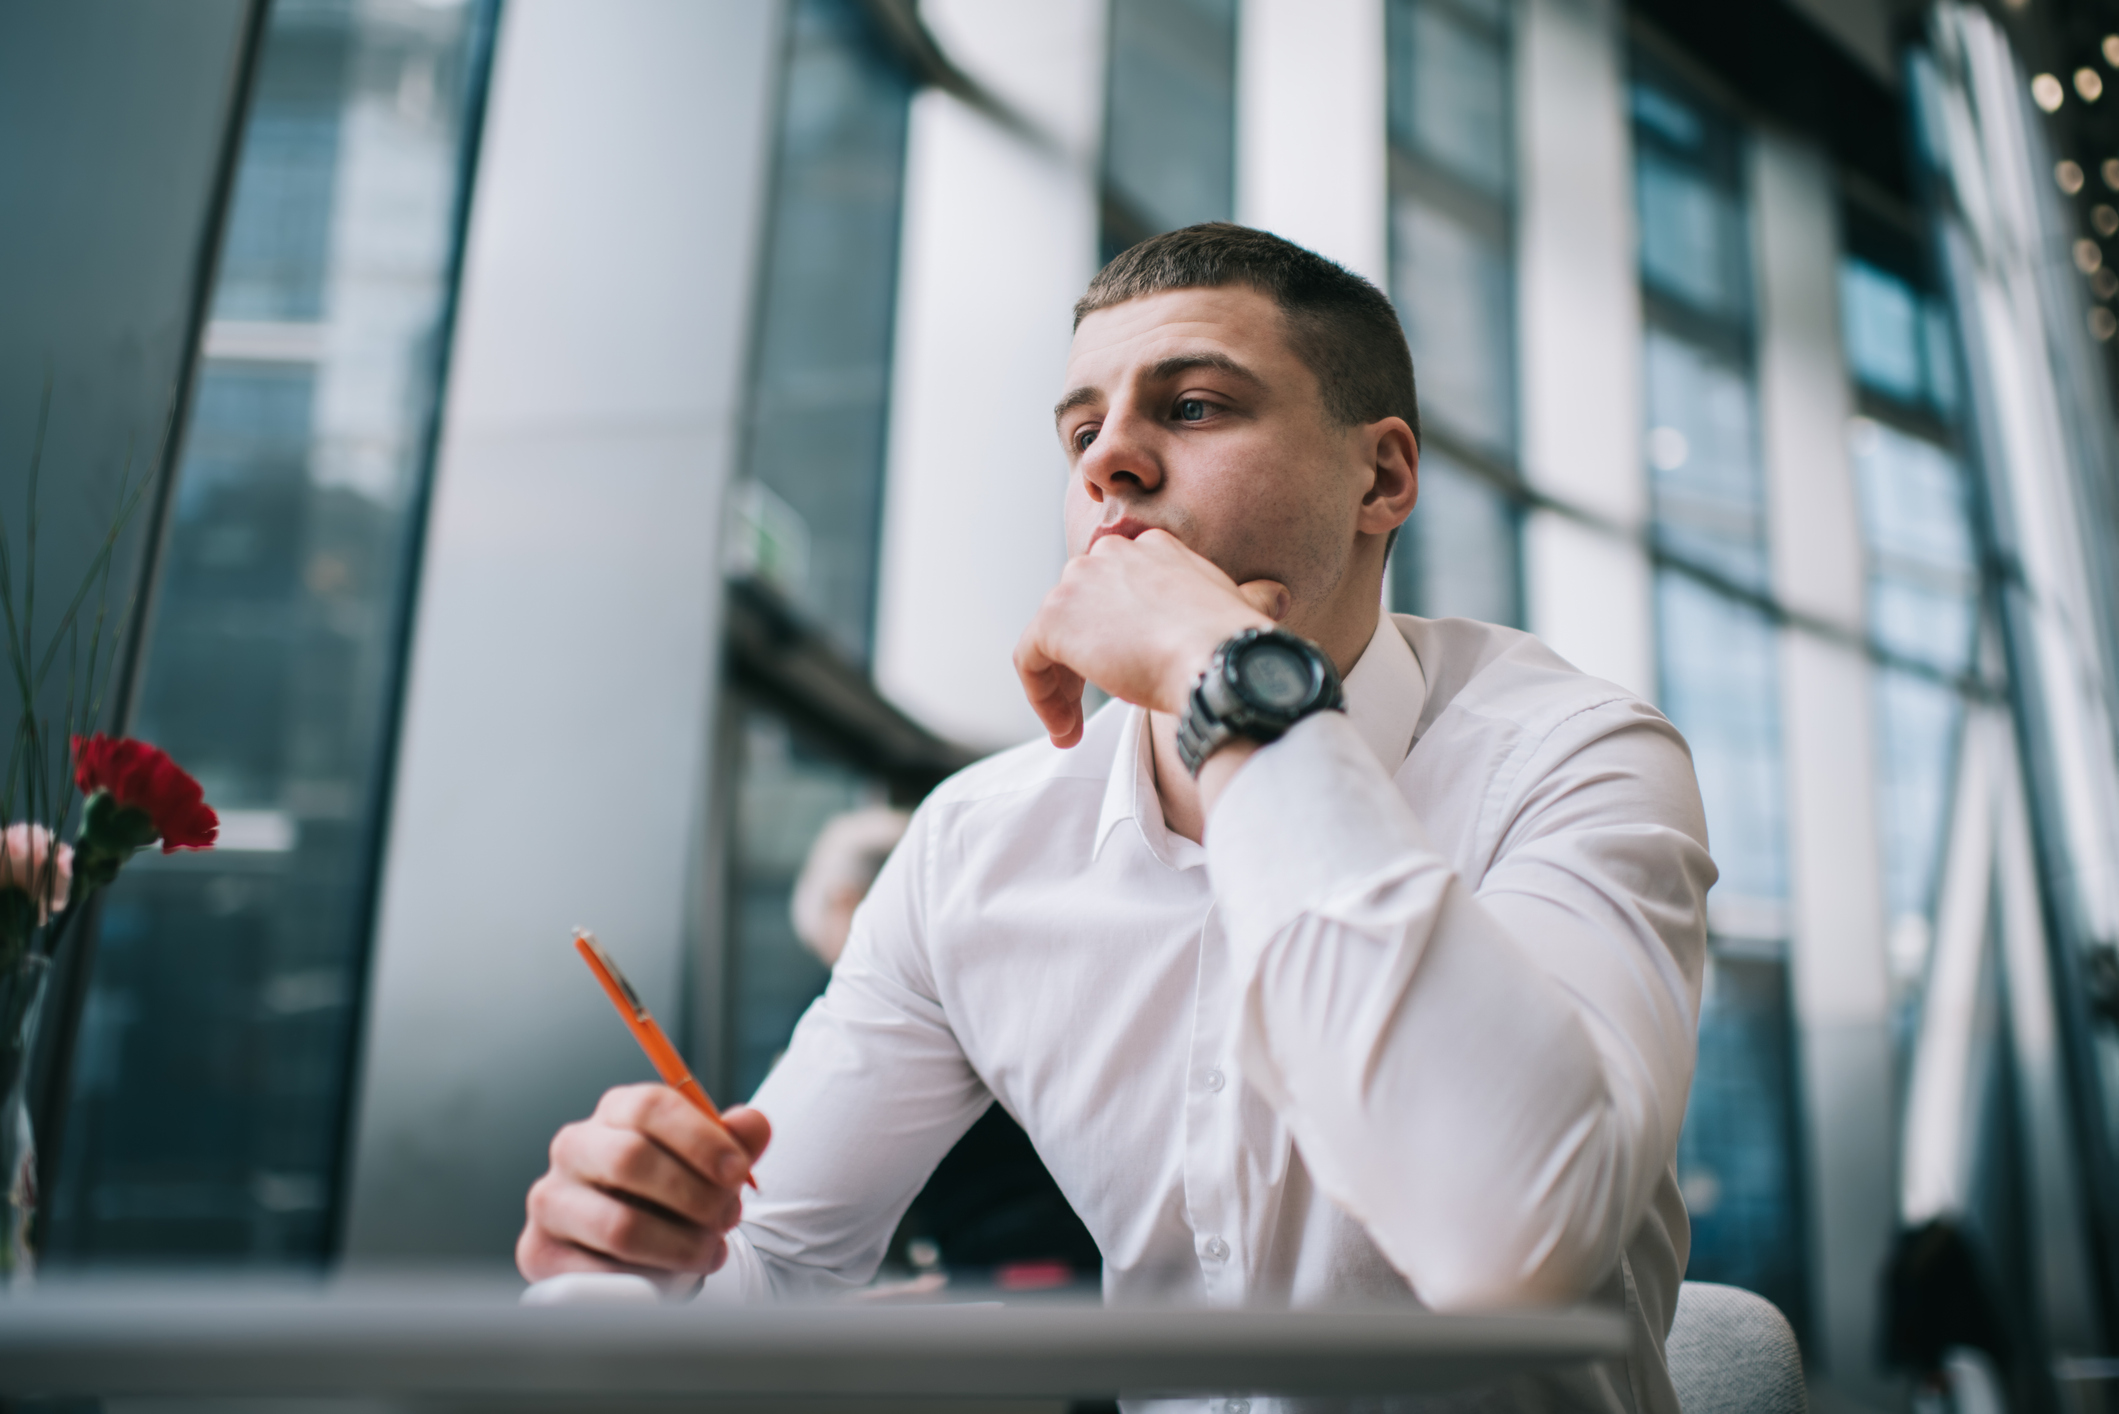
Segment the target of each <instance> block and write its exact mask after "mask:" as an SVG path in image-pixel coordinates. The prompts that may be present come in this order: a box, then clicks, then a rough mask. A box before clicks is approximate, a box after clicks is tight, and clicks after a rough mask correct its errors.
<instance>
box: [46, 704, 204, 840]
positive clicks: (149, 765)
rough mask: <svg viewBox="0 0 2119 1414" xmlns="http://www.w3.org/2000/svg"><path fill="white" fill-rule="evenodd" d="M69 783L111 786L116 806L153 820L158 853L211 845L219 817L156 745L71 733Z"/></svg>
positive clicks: (90, 790) (90, 789)
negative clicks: (72, 737)
mask: <svg viewBox="0 0 2119 1414" xmlns="http://www.w3.org/2000/svg"><path fill="white" fill-rule="evenodd" d="M74 784H75V785H77V786H79V787H80V788H81V792H82V794H84V795H94V794H95V793H96V792H97V791H99V790H101V791H108V792H110V796H111V799H112V800H113V801H115V802H116V803H117V804H118V805H119V807H120V808H122V809H126V810H138V811H140V812H141V813H143V814H145V815H146V816H147V818H148V819H150V820H152V821H153V822H154V831H155V834H156V835H158V836H159V837H160V838H161V841H162V853H164V854H173V853H175V852H176V851H177V850H180V849H211V848H213V841H214V837H215V836H216V835H218V834H219V833H220V830H221V818H220V816H218V815H216V814H214V813H213V807H212V806H210V805H208V804H207V803H206V792H205V791H204V790H203V789H201V788H200V786H199V783H198V782H197V781H195V780H193V779H192V778H191V776H190V775H189V774H188V773H187V772H186V771H185V770H184V768H183V767H181V766H179V765H178V764H177V763H176V762H174V761H172V760H170V759H169V753H168V752H166V751H164V750H162V749H161V748H160V747H158V746H149V745H148V744H147V743H146V742H144V741H134V740H133V739H132V738H131V737H116V738H112V737H107V736H105V735H103V733H101V732H97V733H96V734H95V735H94V736H88V737H81V736H77V737H75V738H74Z"/></svg>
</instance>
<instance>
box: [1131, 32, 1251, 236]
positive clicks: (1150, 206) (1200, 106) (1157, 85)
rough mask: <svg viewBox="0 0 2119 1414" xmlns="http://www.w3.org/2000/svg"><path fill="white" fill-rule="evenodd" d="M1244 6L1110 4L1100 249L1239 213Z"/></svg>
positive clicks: (1228, 217)
mask: <svg viewBox="0 0 2119 1414" xmlns="http://www.w3.org/2000/svg"><path fill="white" fill-rule="evenodd" d="M1239 3H1240V0H1111V19H1110V38H1109V55H1110V57H1109V61H1108V64H1107V66H1106V69H1105V77H1104V95H1105V99H1104V152H1103V178H1104V180H1103V192H1102V201H1101V211H1100V214H1101V218H1102V219H1101V238H1100V245H1101V249H1102V255H1103V258H1104V259H1105V260H1109V259H1110V258H1111V257H1112V256H1114V255H1117V254H1118V253H1119V252H1120V251H1122V250H1124V249H1125V248H1126V247H1127V246H1130V245H1133V244H1135V243H1136V242H1139V241H1143V240H1146V239H1147V238H1148V237H1149V236H1152V235H1157V234H1159V233H1161V232H1163V231H1174V230H1177V229H1178V228H1179V227H1182V226H1191V225H1196V224H1197V223H1199V222H1201V221H1227V220H1229V219H1231V217H1233V216H1234V215H1235V212H1236V7H1237V5H1238V4H1239Z"/></svg>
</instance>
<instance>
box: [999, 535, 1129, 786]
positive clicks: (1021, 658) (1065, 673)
mask: <svg viewBox="0 0 2119 1414" xmlns="http://www.w3.org/2000/svg"><path fill="white" fill-rule="evenodd" d="M1110 538H1114V539H1115V538H1116V537H1110ZM1043 622H1044V615H1043V614H1042V613H1041V614H1039V615H1038V617H1037V618H1036V619H1035V620H1033V621H1032V622H1031V625H1030V627H1029V628H1027V629H1025V630H1024V631H1023V637H1022V641H1021V642H1019V643H1018V644H1017V645H1016V649H1015V675H1016V677H1017V679H1019V680H1020V681H1021V682H1022V684H1023V696H1025V697H1026V698H1028V699H1029V700H1030V710H1031V711H1033V712H1035V713H1037V719H1038V721H1039V722H1041V723H1043V724H1044V728H1045V731H1046V734H1047V735H1049V736H1050V737H1051V738H1052V744H1053V745H1054V746H1060V747H1067V746H1072V745H1074V744H1075V743H1076V742H1077V741H1080V740H1081V737H1082V676H1081V674H1080V673H1077V672H1075V671H1074V670H1073V669H1072V668H1070V667H1068V666H1067V665H1066V664H1064V663H1061V662H1059V661H1058V660H1057V659H1055V658H1053V657H1052V656H1051V655H1050V654H1048V653H1047V652H1046V651H1045V648H1044V645H1043V644H1042V643H1041V642H1039V639H1038V634H1039V630H1040V629H1041V628H1042V626H1043Z"/></svg>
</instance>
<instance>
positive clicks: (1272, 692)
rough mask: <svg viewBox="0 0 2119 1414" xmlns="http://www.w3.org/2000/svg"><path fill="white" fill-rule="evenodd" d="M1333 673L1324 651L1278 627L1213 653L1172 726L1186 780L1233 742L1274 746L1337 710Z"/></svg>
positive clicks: (1342, 702) (1251, 632) (1341, 704)
mask: <svg viewBox="0 0 2119 1414" xmlns="http://www.w3.org/2000/svg"><path fill="white" fill-rule="evenodd" d="M1345 710H1346V697H1345V694H1343V693H1342V692H1341V691H1340V688H1339V672H1338V670H1337V669H1335V668H1334V667H1333V666H1332V660H1331V659H1329V658H1327V657H1325V656H1324V650H1323V649H1321V648H1319V647H1318V646H1317V645H1316V644H1314V643H1312V642H1310V641H1309V640H1308V639H1306V638H1297V637H1296V636H1295V635H1294V634H1292V633H1283V632H1282V631H1281V630H1279V629H1277V628H1267V629H1260V628H1251V629H1245V630H1244V631H1243V632H1242V633H1239V634H1237V635H1236V636H1235V637H1234V638H1232V639H1230V640H1229V641H1228V642H1226V643H1224V644H1222V645H1221V646H1220V647H1219V648H1217V649H1215V650H1214V657H1213V658H1212V660H1210V661H1209V662H1208V664H1207V670H1206V671H1205V672H1204V673H1202V674H1200V677H1199V682H1198V683H1197V684H1196V685H1195V686H1194V687H1193V689H1192V695H1191V697H1190V698H1188V699H1187V701H1186V704H1185V714H1184V716H1183V717H1182V718H1180V719H1179V721H1178V723H1177V755H1178V758H1179V759H1180V760H1182V761H1183V762H1184V763H1185V769H1186V770H1187V771H1190V772H1191V773H1192V774H1193V776H1195V777H1196V776H1198V775H1199V768H1200V767H1201V766H1202V765H1204V764H1205V763H1206V759H1207V758H1208V757H1209V756H1212V755H1213V754H1214V753H1215V752H1216V751H1219V750H1220V749H1221V748H1222V747H1223V746H1224V745H1226V744H1227V743H1228V742H1229V741H1231V740H1233V739H1234V738H1236V737H1245V738H1247V739H1249V740H1251V741H1274V740H1277V739H1278V738H1279V737H1280V735H1281V733H1283V732H1285V731H1286V730H1287V729H1288V728H1289V727H1292V726H1294V725H1295V724H1296V723H1297V722H1299V721H1301V720H1302V719H1303V718H1304V717H1307V716H1309V715H1310V714H1311V713H1312V712H1325V711H1332V712H1343V711H1345Z"/></svg>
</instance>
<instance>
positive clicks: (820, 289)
mask: <svg viewBox="0 0 2119 1414" xmlns="http://www.w3.org/2000/svg"><path fill="white" fill-rule="evenodd" d="M788 26H789V28H788V36H787V49H786V70H785V73H784V76H783V78H782V84H781V91H780V107H779V131H778V137H777V142H776V147H775V151H774V160H773V174H772V180H773V197H772V202H771V208H770V215H769V222H768V226H767V229H766V250H765V255H764V259H763V268H762V271H761V285H760V294H759V304H758V314H757V319H758V327H757V336H756V337H757V350H758V352H757V356H756V362H755V366H754V372H753V382H752V388H751V403H750V423H749V429H748V430H749V439H750V440H749V450H748V465H749V473H750V474H749V478H748V479H747V480H746V482H745V483H744V484H743V485H742V486H741V487H739V488H738V491H737V497H736V504H735V506H734V508H733V509H734V513H735V514H734V520H733V524H734V525H735V527H736V530H735V535H734V539H733V543H732V544H731V546H730V550H731V561H730V563H729V565H728V570H729V573H730V574H731V575H732V576H733V577H735V578H736V579H737V580H739V581H740V583H739V585H738V587H737V589H736V590H735V592H734V593H733V594H732V609H731V613H732V615H733V622H734V625H735V627H734V631H732V634H731V638H732V641H733V642H734V643H735V644H736V645H737V648H736V651H735V652H734V654H733V655H732V668H733V672H732V678H731V683H730V689H729V692H728V695H727V697H726V699H725V701H724V704H723V709H722V718H723V722H724V731H723V734H722V743H721V748H720V761H721V772H720V778H721V780H722V782H723V791H724V794H723V797H722V802H723V803H722V809H723V811H724V812H725V814H724V818H725V819H726V821H727V828H726V838H727V840H728V854H727V864H726V868H727V880H728V883H727V898H728V908H727V913H726V919H727V925H726V926H727V929H728V932H727V948H726V958H727V968H728V971H727V988H726V992H725V996H726V999H727V1009H726V1012H725V1015H724V1016H723V1017H721V1018H716V1019H714V1020H717V1021H719V1023H720V1025H719V1027H718V1028H717V1031H716V1034H715V1036H714V1038H713V1041H712V1044H713V1045H714V1046H715V1047H716V1048H717V1051H718V1054H717V1056H716V1061H717V1064H718V1066H720V1067H725V1068H726V1073H727V1074H728V1075H729V1077H730V1083H731V1085H732V1086H733V1088H731V1089H730V1090H729V1094H730V1095H731V1096H732V1097H741V1096H747V1095H749V1094H750V1093H751V1092H752V1091H753V1090H755V1089H756V1088H757V1086H758V1083H759V1082H760V1081H761V1080H763V1079H764V1078H765V1073H766V1071H768V1070H769V1069H771V1067H772V1063H773V1061H774V1060H775V1059H777V1058H778V1056H779V1054H780V1052H781V1050H782V1049H783V1048H785V1046H786V1045H787V1039H788V1035H789V1033H790V1032H792V1031H793V1029H794V1024H795V1022H796V1020H797V1019H798V1018H799V1017H800V1016H801V1014H802V1012H803V1010H804V1009H805V1008H806V1007H807V1006H808V1005H809V1003H810V1002H811V1001H812V1000H814V999H815V997H816V995H817V994H818V993H819V992H821V991H822V990H823V989H824V983H825V981H826V980H827V978H828V976H829V974H828V973H827V972H826V971H825V969H824V967H823V965H822V964H821V963H819V962H817V961H816V959H814V958H813V957H811V956H810V955H809V954H808V953H807V952H805V951H804V950H803V949H802V947H801V945H800V944H799V943H798V942H797V941H796V939H795V935H794V928H793V925H792V923H791V922H790V920H789V900H790V896H791V894H792V891H793V888H794V883H795V877H796V875H797V874H798V873H799V872H800V870H801V867H802V862H803V859H804V857H805V856H806V854H807V853H808V851H809V848H810V845H811V843H812V841H814V840H815V838H816V836H817V833H818V832H819V831H820V830H821V829H822V828H823V826H824V825H825V823H826V822H827V821H828V820H830V819H831V817H832V816H833V815H835V814H837V813H839V812H840V811H844V810H850V809H853V808H856V807H858V806H861V805H865V804H873V803H875V802H877V801H879V800H880V799H881V798H882V797H883V795H884V794H885V791H886V786H885V783H884V775H883V774H882V773H881V772H880V771H879V770H878V765H879V753H878V751H877V749H876V745H877V744H876V742H875V741H874V740H872V739H871V737H870V736H869V735H868V734H867V733H866V732H865V731H864V729H863V727H862V726H861V725H860V723H859V722H858V721H854V720H851V719H849V718H848V717H847V715H846V713H845V712H844V711H842V710H839V709H840V708H842V707H843V706H844V704H845V703H848V702H853V703H855V704H857V707H858V705H859V704H864V703H865V704H869V705H868V708H867V710H868V712H869V718H870V720H871V721H877V722H879V721H883V720H884V719H885V718H886V717H887V716H888V709H883V708H880V705H879V700H878V699H875V698H874V692H873V689H872V688H871V687H869V686H868V684H867V682H866V678H865V668H866V664H867V661H868V654H869V646H870V637H871V633H872V628H873V619H874V601H875V585H876V555H877V548H878V544H879V540H880V535H881V508H882V496H883V465H884V443H885V437H886V433H887V419H888V414H889V406H890V402H889V400H890V351H891V340H892V330H893V327H894V313H895V305H896V295H897V284H898V225H899V218H900V212H901V209H902V206H903V191H904V178H905V140H906V130H907V121H908V115H909V111H910V104H911V100H912V94H913V89H914V81H913V78H912V76H911V75H910V74H909V73H908V72H907V71H906V69H905V67H904V65H903V63H902V61H901V60H900V58H899V56H898V55H897V54H896V52H895V51H893V50H892V49H891V48H890V46H889V45H888V44H887V43H886V41H885V36H883V35H882V34H880V33H878V32H877V30H876V29H875V28H874V27H873V25H872V23H871V20H870V18H869V16H868V14H867V12H866V11H865V10H864V8H863V7H862V6H860V5H858V4H855V3H853V0H797V3H795V4H794V5H793V6H792V7H791V10H790V15H789V20H788ZM752 622H760V623H764V622H771V623H772V624H773V625H775V626H774V627H772V628H771V629H769V630H765V631H761V632H760V633H758V634H755V635H749V634H746V633H745V632H744V631H743V626H744V625H745V624H749V623H752ZM753 642H755V643H757V644H758V645H760V648H759V650H758V651H757V652H755V653H749V654H747V653H746V652H745V650H744V649H743V647H742V645H743V644H746V643H753ZM798 643H799V644H800V645H802V646H803V647H802V652H803V653H804V654H806V657H805V658H804V659H803V661H804V663H805V664H806V665H807V666H806V667H805V668H803V669H801V670H799V671H793V672H788V673H779V672H778V671H777V670H776V668H775V664H776V663H777V662H778V661H779V659H778V658H776V657H772V655H774V654H784V653H786V652H789V651H792V646H793V645H796V644H798ZM767 644H770V645H772V646H771V647H770V648H769V649H768V648H766V647H764V646H763V645H767ZM768 659H770V661H768ZM857 715H858V713H857Z"/></svg>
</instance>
